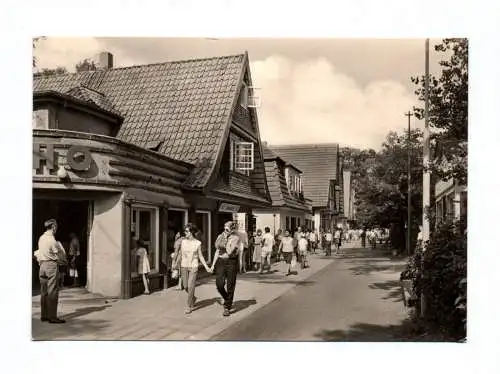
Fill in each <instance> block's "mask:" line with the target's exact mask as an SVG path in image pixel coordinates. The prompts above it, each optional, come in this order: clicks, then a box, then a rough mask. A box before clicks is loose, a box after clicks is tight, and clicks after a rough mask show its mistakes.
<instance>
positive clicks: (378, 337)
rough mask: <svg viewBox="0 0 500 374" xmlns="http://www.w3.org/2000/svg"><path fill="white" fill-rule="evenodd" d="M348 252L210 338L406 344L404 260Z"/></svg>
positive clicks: (362, 251) (361, 251) (357, 251)
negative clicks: (403, 331) (401, 279)
mask: <svg viewBox="0 0 500 374" xmlns="http://www.w3.org/2000/svg"><path fill="white" fill-rule="evenodd" d="M347 252H348V253H347V255H346V256H345V257H344V258H339V259H338V260H336V261H335V262H334V263H332V264H331V265H329V266H328V267H326V268H325V269H323V270H322V271H320V272H318V273H316V274H315V275H313V276H312V277H310V278H308V279H306V280H305V281H303V282H300V283H299V284H298V285H297V286H296V287H294V288H293V289H292V290H290V291H289V292H287V293H286V294H284V295H283V296H281V297H280V298H278V299H276V300H275V301H273V302H271V303H270V304H269V305H267V306H265V307H263V308H262V309H260V310H258V311H256V312H255V313H253V314H252V315H250V316H249V317H248V318H246V319H244V320H242V321H240V322H238V323H237V324H235V325H233V326H231V327H230V328H229V329H227V330H225V331H223V332H222V333H220V334H218V335H216V336H215V337H213V338H212V340H261V341H262V340H268V341H276V340H278V341H297V340H299V341H311V340H312V341H318V340H319V341H322V340H323V341H398V340H404V339H400V338H399V334H400V331H401V328H402V322H403V320H404V317H405V312H404V308H403V304H402V302H401V292H400V290H399V287H398V286H399V282H398V278H399V272H400V271H401V269H402V264H403V262H402V261H390V260H389V259H387V258H384V257H382V256H381V255H372V254H371V253H370V252H369V251H367V250H361V249H348V250H347Z"/></svg>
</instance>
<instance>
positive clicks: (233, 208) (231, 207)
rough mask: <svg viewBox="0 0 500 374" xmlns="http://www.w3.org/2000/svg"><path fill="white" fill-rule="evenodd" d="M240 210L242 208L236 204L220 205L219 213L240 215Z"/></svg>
mask: <svg viewBox="0 0 500 374" xmlns="http://www.w3.org/2000/svg"><path fill="white" fill-rule="evenodd" d="M239 210H240V206H239V205H235V204H228V203H220V206H219V212H224V213H238V211H239Z"/></svg>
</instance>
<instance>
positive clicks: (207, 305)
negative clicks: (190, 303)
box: [193, 297, 220, 311]
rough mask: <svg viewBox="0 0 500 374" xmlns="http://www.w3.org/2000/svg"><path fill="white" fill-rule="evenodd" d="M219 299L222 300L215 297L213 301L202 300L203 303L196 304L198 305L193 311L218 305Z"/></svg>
mask: <svg viewBox="0 0 500 374" xmlns="http://www.w3.org/2000/svg"><path fill="white" fill-rule="evenodd" d="M219 299H220V298H219V297H213V298H211V299H205V300H201V301H199V302H197V303H196V305H195V306H194V308H193V311H195V310H199V309H203V308H207V307H209V306H211V305H213V304H215V303H217V302H218V301H219Z"/></svg>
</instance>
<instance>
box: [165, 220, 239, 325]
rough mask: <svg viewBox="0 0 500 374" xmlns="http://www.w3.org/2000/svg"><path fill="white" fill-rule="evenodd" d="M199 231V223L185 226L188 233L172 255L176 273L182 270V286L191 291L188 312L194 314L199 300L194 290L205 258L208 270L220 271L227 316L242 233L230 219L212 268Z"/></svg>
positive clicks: (218, 280) (218, 289)
mask: <svg viewBox="0 0 500 374" xmlns="http://www.w3.org/2000/svg"><path fill="white" fill-rule="evenodd" d="M198 232H199V231H198V229H197V228H196V226H195V225H193V224H191V223H188V224H187V225H186V226H185V228H184V235H183V236H180V237H179V238H178V239H177V240H176V242H175V252H174V253H173V254H172V258H173V262H172V269H173V271H174V272H176V271H178V270H179V269H180V277H181V280H182V285H183V288H184V290H185V291H186V292H187V294H188V299H187V306H186V310H185V312H186V314H190V313H191V312H192V311H193V308H194V305H195V302H196V297H195V295H194V292H195V288H196V278H197V275H198V267H199V262H200V261H201V263H202V265H203V266H204V267H205V270H206V271H207V272H209V273H213V272H214V271H215V272H216V277H217V278H216V286H217V291H218V292H219V293H220V295H221V296H222V299H223V300H224V302H223V305H224V312H223V316H225V317H227V316H229V315H230V313H231V307H232V304H233V298H234V290H235V287H236V275H237V273H238V252H239V250H240V236H239V235H238V234H237V232H236V224H235V223H234V222H232V221H229V222H226V224H225V225H224V232H223V233H222V234H220V235H219V236H218V237H217V240H216V241H215V247H216V252H215V258H214V261H213V263H212V266H211V267H209V266H208V264H207V262H206V261H205V258H204V256H203V253H202V249H201V245H202V244H201V241H199V240H198V239H197V236H198Z"/></svg>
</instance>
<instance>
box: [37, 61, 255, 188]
mask: <svg viewBox="0 0 500 374" xmlns="http://www.w3.org/2000/svg"><path fill="white" fill-rule="evenodd" d="M247 59H248V57H247V56H246V54H240V55H233V56H224V57H214V58H207V59H198V60H187V61H172V62H165V63H159V64H150V65H141V66H131V67H125V68H118V69H109V70H98V71H88V72H81V73H75V74H62V75H54V76H48V77H38V78H35V79H34V82H33V90H34V92H37V91H43V90H55V91H58V92H63V93H66V92H68V91H71V90H72V89H74V88H75V87H78V86H80V85H82V86H85V87H86V89H85V90H84V92H85V94H87V95H90V94H89V91H97V93H101V94H102V95H103V96H104V97H105V99H106V100H107V101H108V103H109V105H112V107H113V108H114V109H115V110H117V111H119V112H120V113H121V115H122V116H123V117H124V121H123V124H122V125H121V127H120V131H119V133H118V136H117V137H118V138H120V139H122V140H124V141H127V142H130V143H133V144H136V145H138V146H141V147H146V145H147V144H151V142H152V141H162V143H161V145H160V146H159V149H158V152H160V153H162V154H164V155H166V156H168V157H171V158H174V159H178V160H181V161H185V162H189V163H191V164H193V165H194V171H193V173H192V174H191V175H190V176H189V178H188V179H187V181H186V185H187V186H189V187H204V186H205V185H206V184H207V182H208V179H209V177H210V176H211V174H212V172H213V169H214V168H215V163H216V160H217V155H218V153H219V150H220V147H221V146H222V141H223V140H224V135H225V134H226V133H227V129H228V126H230V121H231V113H232V109H233V104H234V103H235V102H236V99H237V97H238V95H239V84H240V78H241V77H242V75H243V73H244V68H245V66H246V64H247ZM92 97H93V99H96V100H97V98H96V96H95V95H94V96H92ZM100 105H104V104H102V103H101V104H100Z"/></svg>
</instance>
